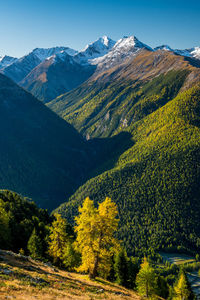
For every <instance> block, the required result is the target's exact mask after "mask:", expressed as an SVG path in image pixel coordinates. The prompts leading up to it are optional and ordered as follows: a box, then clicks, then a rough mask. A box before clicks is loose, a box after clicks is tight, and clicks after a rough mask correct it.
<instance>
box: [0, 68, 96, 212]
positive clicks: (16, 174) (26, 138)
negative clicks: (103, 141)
mask: <svg viewBox="0 0 200 300" xmlns="http://www.w3.org/2000/svg"><path fill="white" fill-rule="evenodd" d="M0 114H1V119H0V145H1V147H0V187H1V188H7V189H10V190H14V191H16V192H18V193H21V194H23V195H25V196H28V197H31V198H33V199H34V200H35V201H36V202H37V203H38V204H39V205H41V206H42V207H45V208H55V207H56V206H57V205H58V204H59V203H62V202H63V201H64V199H66V195H67V194H68V195H70V193H72V192H73V191H74V189H75V187H77V186H79V185H80V182H81V180H82V179H83V177H84V176H85V173H86V169H87V165H88V162H89V154H88V150H87V147H86V142H85V141H84V140H83V138H82V137H81V135H80V134H79V133H77V131H76V130H75V129H74V128H73V127H72V126H71V125H69V124H68V123H67V122H65V121H64V120H62V119H61V118H60V117H58V116H57V115H56V114H55V113H53V112H52V111H51V110H50V109H48V108H47V107H46V106H45V105H44V104H42V103H41V102H40V101H38V100H37V99H36V98H34V97H33V96H32V95H31V94H30V93H27V92H26V91H25V90H23V89H22V88H20V87H19V86H17V85H16V84H15V83H14V82H12V81H11V80H10V79H8V78H7V77H5V76H4V75H1V74H0ZM90 159H91V155H90Z"/></svg>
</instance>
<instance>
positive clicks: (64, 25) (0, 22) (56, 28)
mask: <svg viewBox="0 0 200 300" xmlns="http://www.w3.org/2000/svg"><path fill="white" fill-rule="evenodd" d="M103 35H108V36H109V37H111V38H112V39H114V40H117V39H119V38H121V37H123V36H124V35H135V36H136V37H138V38H139V40H141V41H142V42H144V43H146V44H148V45H150V46H152V47H155V46H158V45H161V44H164V43H165V44H168V45H170V46H171V47H172V48H179V49H184V48H189V47H192V46H200V1H199V0H198V1H197V0H196V1H193V0H191V1H180V0H174V1H172V0H159V1H158V0H157V1H156V0H152V1H151V0H139V1H134V0H115V1H111V0H101V1H98V0H96V1H95V0H94V1H92V0H82V1H81V0H71V1H68V0H60V1H59V0H57V1H55V0H26V1H25V0H18V1H16V0H5V1H4V0H0V55H4V54H7V55H12V56H18V57H19V56H22V55H24V54H25V53H28V52H30V51H31V50H32V49H33V48H36V47H52V46H57V45H63V46H69V47H72V48H74V49H77V50H80V49H81V48H83V47H84V46H85V45H86V44H87V43H89V42H92V41H94V40H96V39H97V38H98V37H100V36H103Z"/></svg>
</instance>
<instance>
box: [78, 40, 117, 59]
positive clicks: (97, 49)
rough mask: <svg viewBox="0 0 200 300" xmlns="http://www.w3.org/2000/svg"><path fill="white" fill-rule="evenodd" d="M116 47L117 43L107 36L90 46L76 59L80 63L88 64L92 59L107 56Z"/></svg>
mask: <svg viewBox="0 0 200 300" xmlns="http://www.w3.org/2000/svg"><path fill="white" fill-rule="evenodd" d="M114 45H115V41H113V40H112V39H110V38H109V37H107V36H103V37H101V38H99V39H98V40H96V41H95V42H93V43H91V44H88V45H87V46H86V47H85V48H84V49H83V50H81V51H80V52H79V53H78V54H77V55H75V59H76V61H77V62H79V63H88V62H89V60H91V59H94V58H97V57H101V56H103V55H105V54H107V53H108V52H109V51H110V50H111V49H112V48H113V46H114Z"/></svg>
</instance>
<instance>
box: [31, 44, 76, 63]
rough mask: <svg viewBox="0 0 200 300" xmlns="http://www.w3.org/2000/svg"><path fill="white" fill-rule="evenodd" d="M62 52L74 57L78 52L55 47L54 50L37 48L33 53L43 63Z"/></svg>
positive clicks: (67, 48)
mask: <svg viewBox="0 0 200 300" xmlns="http://www.w3.org/2000/svg"><path fill="white" fill-rule="evenodd" d="M60 52H66V53H67V54H69V55H71V56H73V55H75V54H76V53H77V52H78V51H76V50H74V49H71V48H69V47H53V48H35V49H34V50H33V51H32V52H31V53H34V54H35V55H36V56H37V57H38V58H39V59H40V60H41V61H43V60H45V59H46V58H48V57H50V56H52V55H55V54H58V53H60Z"/></svg>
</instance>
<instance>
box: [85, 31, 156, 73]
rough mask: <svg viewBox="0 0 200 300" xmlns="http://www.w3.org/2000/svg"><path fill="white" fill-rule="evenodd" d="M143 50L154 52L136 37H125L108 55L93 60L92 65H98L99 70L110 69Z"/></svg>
mask: <svg viewBox="0 0 200 300" xmlns="http://www.w3.org/2000/svg"><path fill="white" fill-rule="evenodd" d="M142 49H147V50H150V51H153V49H152V48H151V47H149V46H148V45H146V44H144V43H142V42H140V41H139V40H138V39H137V38H136V37H135V36H129V37H127V36H125V37H123V38H121V39H119V40H118V41H117V42H116V43H115V45H114V46H113V47H112V49H111V50H110V51H109V52H108V53H107V54H106V55H104V56H101V57H99V58H96V59H93V60H91V61H90V63H91V64H94V65H98V68H99V69H102V68H104V69H108V68H110V67H112V66H114V65H116V64H119V63H121V62H123V61H124V60H125V59H126V58H128V57H131V56H132V55H135V54H136V53H138V51H140V50H142Z"/></svg>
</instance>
